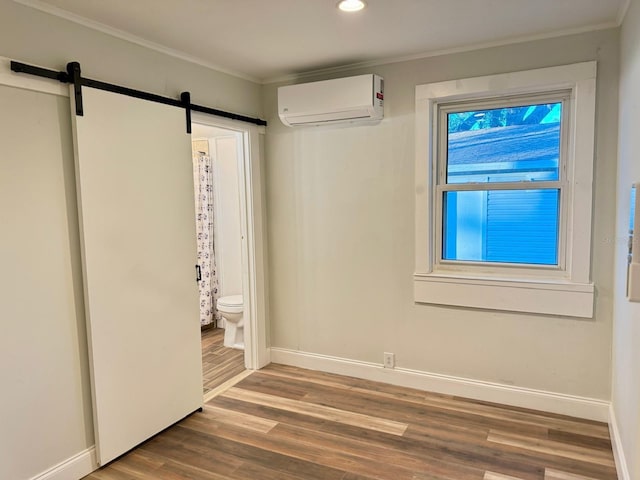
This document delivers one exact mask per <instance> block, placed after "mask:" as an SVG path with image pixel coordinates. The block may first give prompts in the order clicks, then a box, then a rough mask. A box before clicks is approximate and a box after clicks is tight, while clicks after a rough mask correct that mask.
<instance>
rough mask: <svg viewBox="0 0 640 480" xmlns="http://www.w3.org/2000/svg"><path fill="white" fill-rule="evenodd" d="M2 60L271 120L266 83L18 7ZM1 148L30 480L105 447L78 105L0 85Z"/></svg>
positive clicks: (5, 289) (6, 455) (7, 453)
mask: <svg viewBox="0 0 640 480" xmlns="http://www.w3.org/2000/svg"><path fill="white" fill-rule="evenodd" d="M0 56H4V57H9V58H12V59H15V60H19V61H23V62H26V63H33V64H38V65H42V66H45V67H48V68H52V69H63V68H64V66H65V65H66V63H67V62H68V61H72V60H77V61H79V62H80V63H81V64H82V68H83V73H84V75H86V76H87V77H90V78H96V79H100V80H105V81H110V82H114V83H119V84H122V85H126V86H130V87H133V88H138V89H142V90H147V91H151V92H155V93H159V94H162V95H167V96H172V97H177V96H178V95H179V93H180V92H181V91H184V90H189V91H191V94H192V99H193V101H194V102H196V103H201V104H204V105H208V106H212V107H216V108H220V109H226V110H230V111H233V112H238V113H243V114H247V115H260V114H261V103H260V98H261V90H260V86H258V85H256V84H253V83H251V82H248V81H246V80H242V79H238V78H235V77H232V76H229V75H226V74H222V73H217V72H214V71H213V70H210V69H207V68H205V67H200V66H198V65H194V64H190V63H188V62H185V61H182V60H178V59H176V58H173V57H169V56H167V55H163V54H161V53H158V52H155V51H151V50H148V49H145V48H142V47H139V46H137V45H134V44H131V43H129V42H125V41H122V40H118V39H116V38H113V37H110V36H108V35H105V34H102V33H98V32H95V31H92V30H89V29H87V28H84V27H81V26H78V25H75V24H73V23H71V22H68V21H65V20H61V19H59V18H56V17H53V16H50V15H47V14H44V13H42V12H39V11H36V10H32V9H30V8H27V7H24V6H22V5H19V4H17V3H14V2H12V1H9V0H0ZM0 145H1V146H2V149H3V150H2V154H1V155H0V225H1V226H0V232H1V235H0V265H1V268H0V292H1V293H0V298H1V301H0V303H1V305H2V310H1V314H0V327H1V328H0V331H1V332H2V333H1V334H0V385H2V392H3V393H2V400H1V401H0V405H2V408H1V409H0V426H1V427H0V478H2V479H5V478H6V479H12V480H13V479H15V480H23V479H28V478H31V477H33V476H35V475H39V474H41V473H42V472H45V471H47V470H48V469H50V468H52V467H54V466H56V465H58V464H59V463H60V462H63V461H65V460H67V459H68V458H70V457H72V456H74V455H76V454H79V453H82V452H83V451H85V450H86V449H88V448H90V447H91V446H92V445H93V443H94V441H93V426H92V421H91V418H92V411H91V398H90V394H89V381H88V362H87V344H86V332H85V327H84V322H85V320H84V314H83V312H84V310H83V305H82V283H81V282H82V278H81V274H80V257H79V245H78V244H79V239H78V225H77V215H76V211H77V210H76V209H77V205H76V201H75V179H74V173H73V153H72V147H71V132H70V113H69V107H68V99H67V98H64V97H56V96H53V95H49V94H42V93H35V92H29V91H24V90H18V89H15V88H9V87H1V86H0ZM67 474H69V473H68V472H67Z"/></svg>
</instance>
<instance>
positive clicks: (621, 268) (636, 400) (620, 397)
mask: <svg viewBox="0 0 640 480" xmlns="http://www.w3.org/2000/svg"><path fill="white" fill-rule="evenodd" d="M639 85H640V2H639V1H638V0H632V2H631V7H630V9H629V11H628V13H627V16H626V18H625V21H624V23H623V26H622V33H621V55H620V116H619V121H618V125H619V146H618V150H619V160H618V189H617V202H618V206H617V215H616V217H617V223H616V225H617V227H616V236H615V239H616V242H615V243H616V253H615V259H614V260H615V291H614V329H613V335H614V338H613V393H612V397H613V409H614V412H615V416H616V420H617V426H618V430H619V432H620V439H621V445H622V448H623V451H624V456H625V458H626V460H627V466H628V468H629V473H630V477H629V479H630V480H638V479H640V304H639V303H631V302H629V301H627V299H626V295H625V292H626V272H627V266H626V258H627V232H628V228H629V197H630V190H631V183H632V182H640V136H639V135H638V132H639V124H640V92H639V91H638V86H639ZM637 234H638V233H636V235H637Z"/></svg>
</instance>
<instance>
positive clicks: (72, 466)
mask: <svg viewBox="0 0 640 480" xmlns="http://www.w3.org/2000/svg"><path fill="white" fill-rule="evenodd" d="M97 469H98V462H97V460H96V448H95V447H90V448H87V449H86V450H85V451H83V452H80V453H78V454H77V455H74V456H73V457H71V458H68V459H66V460H65V461H63V462H61V463H59V464H58V465H55V466H53V467H51V468H50V469H49V470H47V471H46V472H42V473H40V474H38V475H36V476H35V477H32V478H31V480H80V479H81V478H82V477H86V476H87V475H89V474H90V473H91V472H93V471H94V470H97Z"/></svg>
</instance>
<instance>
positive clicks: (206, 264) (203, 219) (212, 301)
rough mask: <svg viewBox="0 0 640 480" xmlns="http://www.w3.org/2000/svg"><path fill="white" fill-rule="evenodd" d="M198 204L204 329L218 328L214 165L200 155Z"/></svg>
mask: <svg viewBox="0 0 640 480" xmlns="http://www.w3.org/2000/svg"><path fill="white" fill-rule="evenodd" d="M193 178H194V188H195V200H196V234H197V240H198V266H199V267H200V281H199V282H198V288H199V290H200V326H206V325H211V326H214V327H215V326H216V325H217V323H218V321H219V320H220V314H219V313H218V310H217V309H216V301H217V300H218V296H219V282H218V271H217V267H216V260H215V254H214V242H213V232H214V227H215V225H214V223H215V222H214V208H213V207H214V204H213V200H214V190H213V162H212V160H211V157H210V156H209V155H205V154H203V153H201V152H200V153H198V154H197V155H196V156H194V158H193Z"/></svg>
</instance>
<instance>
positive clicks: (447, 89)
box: [414, 62, 596, 318]
mask: <svg viewBox="0 0 640 480" xmlns="http://www.w3.org/2000/svg"><path fill="white" fill-rule="evenodd" d="M562 90H566V91H569V92H570V95H569V98H568V100H567V101H566V103H565V105H564V107H563V110H564V112H563V119H562V122H563V125H562V128H564V129H566V135H563V136H564V138H565V139H566V140H565V142H566V145H564V146H563V151H564V152H565V153H566V158H564V161H563V162H562V164H563V167H561V168H563V170H562V171H561V179H562V183H563V187H562V188H563V190H562V197H561V220H560V221H561V229H560V232H559V234H560V235H559V237H560V241H559V247H558V248H559V250H558V256H559V265H555V266H551V267H548V266H547V267H539V266H532V265H509V264H499V265H492V264H491V263H489V262H483V263H476V262H474V263H473V264H471V263H469V262H459V261H456V262H446V261H444V262H441V261H440V258H439V256H440V255H441V253H440V246H439V242H438V239H437V233H436V232H438V231H439V230H440V228H438V227H437V225H436V222H441V221H442V218H441V217H442V216H441V213H440V212H439V211H438V210H437V208H436V206H439V205H441V203H440V202H438V201H437V200H436V192H437V191H438V181H437V180H438V174H439V172H438V161H437V155H438V152H439V141H440V140H439V136H438V122H439V106H440V105H443V104H450V103H452V102H471V101H478V100H490V101H493V100H496V99H500V98H505V99H508V98H509V97H514V96H523V97H525V96H528V95H537V94H546V93H551V92H557V91H562ZM595 97H596V62H584V63H577V64H572V65H564V66H559V67H550V68H542V69H537V70H528V71H522V72H514V73H506V74H498V75H489V76H485V77H475V78H467V79H461V80H452V81H445V82H438V83H431V84H426V85H418V86H417V87H416V163H415V173H416V178H415V181H416V203H415V215H416V217H415V226H416V231H415V235H416V236H415V240H416V247H415V273H414V298H415V301H416V302H418V303H432V304H442V305H454V306H461V307H475V308H484V309H491V310H506V311H516V312H528V313H539V314H550V315H563V316H573V317H589V318H590V317H592V316H593V300H594V286H593V283H592V282H591V279H590V270H591V268H590V264H591V261H590V260H591V215H592V190H593V161H594V140H595V101H596V98H595ZM532 184H533V185H531V184H527V186H530V188H535V182H532Z"/></svg>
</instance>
